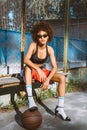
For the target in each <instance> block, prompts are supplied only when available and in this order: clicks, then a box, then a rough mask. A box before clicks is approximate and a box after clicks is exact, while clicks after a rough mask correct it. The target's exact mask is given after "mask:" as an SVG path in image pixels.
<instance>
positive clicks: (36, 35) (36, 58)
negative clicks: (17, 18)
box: [24, 21, 71, 121]
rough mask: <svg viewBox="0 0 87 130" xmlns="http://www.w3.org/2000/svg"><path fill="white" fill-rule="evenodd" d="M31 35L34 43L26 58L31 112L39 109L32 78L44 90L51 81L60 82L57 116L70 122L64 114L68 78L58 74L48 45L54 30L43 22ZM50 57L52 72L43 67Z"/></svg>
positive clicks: (52, 53)
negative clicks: (33, 93)
mask: <svg viewBox="0 0 87 130" xmlns="http://www.w3.org/2000/svg"><path fill="white" fill-rule="evenodd" d="M31 34H32V39H33V41H34V42H32V43H31V44H30V46H29V48H28V51H27V54H26V56H25V58H24V63H25V64H26V66H25V82H26V91H27V94H28V102H29V110H31V111H34V110H37V109H38V108H37V105H36V104H35V101H34V99H33V95H32V78H33V79H35V80H38V81H39V82H41V83H42V89H43V90H45V89H47V88H48V85H49V83H50V81H53V82H58V104H57V106H56V107H55V115H58V116H60V117H61V118H62V119H63V120H65V121H70V120H71V119H70V118H69V117H68V116H67V115H66V114H65V112H64V96H65V87H66V78H65V76H64V75H63V74H59V73H57V64H56V59H55V56H54V50H53V48H52V47H51V46H49V45H47V43H48V42H50V41H52V40H53V34H54V33H53V29H52V27H51V25H50V24H49V23H47V22H45V21H42V22H39V23H37V24H35V25H34V26H33V28H32V31H31ZM48 57H49V58H50V62H51V64H52V69H51V70H47V69H46V68H44V66H43V64H44V63H45V62H46V60H47V59H48Z"/></svg>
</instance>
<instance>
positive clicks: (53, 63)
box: [42, 46, 57, 90]
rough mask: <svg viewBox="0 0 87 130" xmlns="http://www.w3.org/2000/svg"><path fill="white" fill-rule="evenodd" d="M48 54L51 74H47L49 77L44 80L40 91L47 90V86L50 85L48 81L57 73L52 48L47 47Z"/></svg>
mask: <svg viewBox="0 0 87 130" xmlns="http://www.w3.org/2000/svg"><path fill="white" fill-rule="evenodd" d="M48 52H49V55H50V60H51V64H52V69H51V73H50V74H49V76H48V77H47V78H46V80H45V81H44V83H43V84H42V89H43V90H45V89H47V88H48V85H49V83H50V80H51V79H52V77H53V76H54V74H55V73H56V71H57V64H56V58H55V55H54V50H53V48H52V47H50V46H49V48H48Z"/></svg>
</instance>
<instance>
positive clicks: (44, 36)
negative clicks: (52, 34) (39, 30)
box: [37, 34, 48, 38]
mask: <svg viewBox="0 0 87 130" xmlns="http://www.w3.org/2000/svg"><path fill="white" fill-rule="evenodd" d="M47 36H48V35H47V34H44V35H37V38H42V37H43V38H46V37H47Z"/></svg>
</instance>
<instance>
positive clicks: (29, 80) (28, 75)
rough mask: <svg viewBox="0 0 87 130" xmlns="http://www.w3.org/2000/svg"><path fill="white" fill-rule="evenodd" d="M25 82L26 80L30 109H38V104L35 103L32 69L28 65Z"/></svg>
mask: <svg viewBox="0 0 87 130" xmlns="http://www.w3.org/2000/svg"><path fill="white" fill-rule="evenodd" d="M25 82H26V91H27V95H28V106H29V110H31V111H34V110H37V106H36V104H35V101H34V99H33V95H32V75H31V69H30V68H29V67H28V66H26V67H25Z"/></svg>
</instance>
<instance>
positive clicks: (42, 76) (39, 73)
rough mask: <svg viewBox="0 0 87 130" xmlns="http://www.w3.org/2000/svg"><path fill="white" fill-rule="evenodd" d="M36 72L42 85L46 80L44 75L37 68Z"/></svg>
mask: <svg viewBox="0 0 87 130" xmlns="http://www.w3.org/2000/svg"><path fill="white" fill-rule="evenodd" d="M37 72H38V76H39V77H38V78H39V81H40V82H42V83H43V82H44V81H45V80H46V78H47V76H46V74H45V73H44V72H43V71H42V70H41V69H40V68H37Z"/></svg>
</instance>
